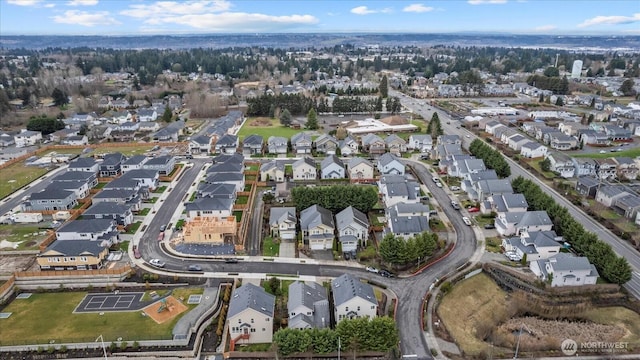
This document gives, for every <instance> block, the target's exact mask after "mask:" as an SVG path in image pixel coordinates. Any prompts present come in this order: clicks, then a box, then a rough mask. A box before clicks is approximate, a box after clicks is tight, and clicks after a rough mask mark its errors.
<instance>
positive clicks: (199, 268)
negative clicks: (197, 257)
mask: <svg viewBox="0 0 640 360" xmlns="http://www.w3.org/2000/svg"><path fill="white" fill-rule="evenodd" d="M187 269H188V270H189V271H202V266H200V265H198V264H192V265H189V267H188V268H187Z"/></svg>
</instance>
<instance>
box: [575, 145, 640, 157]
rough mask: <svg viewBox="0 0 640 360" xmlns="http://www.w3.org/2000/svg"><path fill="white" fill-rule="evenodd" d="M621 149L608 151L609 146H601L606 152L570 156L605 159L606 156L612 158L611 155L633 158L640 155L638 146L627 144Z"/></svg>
mask: <svg viewBox="0 0 640 360" xmlns="http://www.w3.org/2000/svg"><path fill="white" fill-rule="evenodd" d="M623 149H624V151H620V152H615V153H612V152H610V151H609V150H610V149H609V148H603V149H602V150H605V151H606V154H600V153H591V154H575V155H571V156H573V157H577V158H591V159H606V158H612V157H630V158H635V157H638V156H640V147H630V146H627V147H626V148H625V147H623Z"/></svg>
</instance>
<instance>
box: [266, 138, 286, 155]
mask: <svg viewBox="0 0 640 360" xmlns="http://www.w3.org/2000/svg"><path fill="white" fill-rule="evenodd" d="M288 142H289V140H287V138H285V137H281V136H269V139H267V151H268V153H269V154H286V153H287V145H288Z"/></svg>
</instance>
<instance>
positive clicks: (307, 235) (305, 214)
mask: <svg viewBox="0 0 640 360" xmlns="http://www.w3.org/2000/svg"><path fill="white" fill-rule="evenodd" d="M300 229H301V230H302V235H303V239H304V242H305V243H306V244H308V245H309V248H310V249H311V250H327V249H329V250H330V249H333V239H334V231H335V226H334V223H333V214H331V211H329V210H327V209H325V208H323V207H322V206H319V205H313V206H310V207H308V208H306V209H304V210H302V211H301V212H300Z"/></svg>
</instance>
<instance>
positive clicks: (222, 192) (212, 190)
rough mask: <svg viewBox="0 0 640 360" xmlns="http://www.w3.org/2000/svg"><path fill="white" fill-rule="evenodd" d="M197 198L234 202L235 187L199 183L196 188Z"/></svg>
mask: <svg viewBox="0 0 640 360" xmlns="http://www.w3.org/2000/svg"><path fill="white" fill-rule="evenodd" d="M197 191H198V197H199V198H205V197H211V198H217V197H219V198H226V199H232V200H233V201H234V202H235V201H236V195H237V192H236V187H235V186H234V185H232V184H207V183H200V185H199V186H198V190H197Z"/></svg>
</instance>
